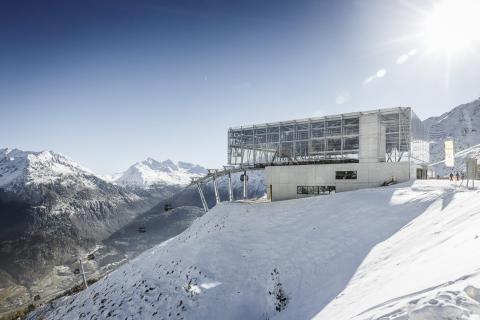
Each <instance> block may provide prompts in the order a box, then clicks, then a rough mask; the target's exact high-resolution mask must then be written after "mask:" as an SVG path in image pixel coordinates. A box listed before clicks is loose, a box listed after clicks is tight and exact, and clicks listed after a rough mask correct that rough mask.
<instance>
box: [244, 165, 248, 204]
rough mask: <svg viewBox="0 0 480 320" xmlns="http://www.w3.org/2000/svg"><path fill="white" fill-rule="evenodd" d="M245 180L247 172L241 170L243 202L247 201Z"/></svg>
mask: <svg viewBox="0 0 480 320" xmlns="http://www.w3.org/2000/svg"><path fill="white" fill-rule="evenodd" d="M247 180H248V177H247V170H243V200H247V197H248V189H247Z"/></svg>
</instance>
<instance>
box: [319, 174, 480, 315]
mask: <svg viewBox="0 0 480 320" xmlns="http://www.w3.org/2000/svg"><path fill="white" fill-rule="evenodd" d="M429 183H430V184H432V192H433V193H437V194H438V195H441V197H439V199H438V200H437V201H435V202H433V203H432V204H431V205H430V206H429V207H428V208H427V210H425V212H424V213H423V214H422V215H421V216H419V217H418V218H416V219H415V220H413V221H412V222H411V223H409V224H408V225H407V226H405V227H404V228H403V229H402V230H400V231H399V232H398V233H396V234H395V235H394V236H392V237H391V238H389V239H388V240H386V241H385V242H383V243H381V244H379V245H377V246H376V247H375V248H374V249H373V250H372V251H371V252H370V253H369V255H368V256H367V258H366V259H365V261H364V262H363V263H362V265H361V266H360V268H359V269H358V270H357V272H356V273H355V276H354V277H353V278H352V280H351V281H350V282H349V284H348V286H347V288H346V289H345V290H344V291H343V292H342V293H341V294H340V295H339V296H338V297H337V298H336V299H335V300H333V301H332V302H331V303H330V304H329V305H328V306H327V307H326V308H325V309H324V310H323V311H322V312H321V313H320V314H319V315H318V316H317V317H316V318H315V319H362V320H367V319H368V320H373V319H390V320H393V319H395V320H404V319H412V320H414V319H480V289H478V288H480V261H479V259H478V257H477V256H476V255H477V253H478V252H479V250H480V202H479V201H478V199H479V196H480V192H479V191H466V190H463V189H461V188H460V187H459V188H458V189H450V190H448V189H447V190H446V192H443V191H440V190H438V189H440V188H438V187H437V185H438V184H440V183H441V182H437V183H435V182H433V181H432V182H429ZM443 184H445V183H443ZM443 184H442V188H445V187H443ZM433 187H436V189H437V190H435V189H433ZM398 192H401V191H398Z"/></svg>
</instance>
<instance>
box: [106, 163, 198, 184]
mask: <svg viewBox="0 0 480 320" xmlns="http://www.w3.org/2000/svg"><path fill="white" fill-rule="evenodd" d="M206 173H207V170H206V169H205V168H203V167H201V166H199V165H196V164H192V163H188V162H182V161H178V162H177V163H174V162H173V161H172V160H165V161H162V162H159V161H157V160H155V159H152V158H148V159H146V160H144V161H141V162H137V163H135V164H134V165H132V166H131V167H129V168H128V169H127V171H125V172H123V173H122V174H117V175H114V176H113V177H112V178H111V181H113V182H115V183H117V184H119V185H123V186H133V187H149V186H152V185H155V184H164V185H165V184H166V185H188V184H189V183H190V179H191V178H197V177H201V176H203V175H205V174H206Z"/></svg>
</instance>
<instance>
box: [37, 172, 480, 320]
mask: <svg viewBox="0 0 480 320" xmlns="http://www.w3.org/2000/svg"><path fill="white" fill-rule="evenodd" d="M479 195H480V194H479V193H478V192H476V191H464V190H463V189H461V188H460V187H457V186H455V185H452V184H450V183H449V182H447V181H416V182H414V183H413V185H411V184H410V183H405V184H400V185H396V186H391V187H385V188H376V189H365V190H358V191H353V192H344V193H339V194H335V195H332V196H319V197H315V198H307V199H299V200H291V201H283V202H274V203H261V204H250V203H248V204H247V203H222V204H221V205H218V206H216V207H215V208H213V209H212V210H211V211H209V212H208V213H207V214H205V215H204V216H202V217H201V218H199V219H197V220H196V221H195V222H194V223H193V224H192V226H191V227H190V228H189V229H187V230H186V231H185V232H183V233H182V234H180V235H179V236H177V237H175V238H172V239H170V240H169V241H167V242H164V243H162V244H160V245H158V246H156V247H154V248H152V249H150V250H148V251H146V252H145V253H143V254H142V255H140V256H139V257H137V258H136V259H134V260H133V261H131V262H130V263H128V264H126V265H124V266H122V267H120V268H119V269H118V270H116V271H114V272H113V273H111V274H110V275H108V276H107V277H106V278H104V279H103V280H101V281H99V282H98V283H96V284H94V285H93V286H91V287H89V288H88V290H85V291H83V292H80V293H79V294H77V295H75V296H73V297H67V298H63V299H61V300H58V301H56V302H55V303H53V304H52V305H48V306H45V307H43V308H42V309H39V310H37V311H36V312H35V313H33V314H32V315H30V319H36V318H41V317H42V316H43V317H45V318H47V319H90V318H110V317H111V318H115V319H142V318H143V319H262V320H264V319H311V318H314V317H316V318H317V319H397V320H400V319H402V320H403V319H443V318H438V317H435V315H434V316H433V317H417V318H408V317H405V316H404V315H405V314H408V312H409V309H408V308H410V306H412V305H414V304H413V303H412V299H410V297H411V296H412V295H413V294H414V292H419V291H421V290H426V289H428V288H430V289H428V290H430V291H425V292H424V293H421V294H419V295H420V296H422V295H425V296H426V298H423V299H427V300H422V299H420V300H417V301H416V302H415V303H416V307H417V308H420V309H421V308H424V304H425V301H430V300H432V299H430V296H429V295H432V296H435V297H437V298H436V299H437V301H441V299H440V298H439V297H438V292H440V291H442V290H443V289H444V288H445V287H442V285H444V284H445V283H449V282H450V281H455V280H457V279H459V278H460V277H466V276H468V275H471V274H473V273H475V272H477V271H478V268H479V267H480V262H477V261H478V260H477V259H476V258H475V256H474V255H473V254H474V252H478V250H479V249H480V239H478V240H477V239H476V233H477V232H478V233H479V234H480V215H476V213H479V212H480V202H479V201H478V200H477V199H478V196H479ZM475 279H476V277H475V276H473V277H471V278H465V279H464V280H462V282H454V283H453V284H451V286H455V285H459V288H460V289H461V290H463V289H464V286H466V285H467V284H468V285H471V283H470V280H472V281H473V280H475ZM472 283H473V285H475V284H476V282H472ZM460 289H458V290H460ZM461 290H460V291H459V293H456V296H455V297H464V296H466V295H467V293H465V292H466V291H461ZM469 290H470V289H469ZM472 290H473V289H471V290H470V291H472ZM475 290H476V289H475ZM342 291H343V292H342ZM470 291H469V292H470ZM472 292H474V293H475V294H474V295H475V297H478V295H476V292H477V291H474V290H473V291H472ZM451 295H452V299H455V298H454V297H453V296H454V294H451ZM402 296H405V297H406V298H400V297H402ZM467 298H468V297H467ZM467 298H465V299H467ZM442 299H444V300H445V299H447V298H442ZM387 301H393V302H391V303H390V302H387ZM452 301H454V300H452ZM470 302H471V301H470ZM428 303H430V302H428ZM431 303H433V302H431ZM439 303H440V302H439ZM473 305H475V304H473ZM477 305H478V303H477ZM402 308H403V309H402ZM437 308H438V310H440V311H438V310H437V311H438V312H443V311H441V310H442V308H440V307H438V305H437ZM457 308H463V309H468V308H470V307H469V306H467V305H462V306H460V307H458V306H457ZM391 309H395V310H405V312H403V311H398V313H397V314H398V315H399V317H396V318H395V317H391V316H388V317H383V318H379V316H381V315H383V314H387V313H389V312H391V311H392V310H391ZM407 309H408V310H407ZM437 311H434V312H437ZM402 312H403V313H402ZM359 314H360V315H359ZM357 315H358V316H357ZM375 317H376V318H375ZM445 319H456V318H445ZM458 319H474V318H468V317H466V318H458Z"/></svg>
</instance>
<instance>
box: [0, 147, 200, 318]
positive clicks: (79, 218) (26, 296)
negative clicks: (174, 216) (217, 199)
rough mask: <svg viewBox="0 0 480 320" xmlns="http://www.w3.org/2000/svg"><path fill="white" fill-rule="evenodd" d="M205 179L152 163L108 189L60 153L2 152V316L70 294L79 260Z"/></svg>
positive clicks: (190, 168) (196, 172)
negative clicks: (59, 280)
mask: <svg viewBox="0 0 480 320" xmlns="http://www.w3.org/2000/svg"><path fill="white" fill-rule="evenodd" d="M205 171H206V170H205V169H204V168H202V167H200V166H198V165H193V164H189V163H185V162H178V163H177V164H175V163H173V162H172V161H170V160H167V161H164V162H158V161H156V160H153V159H147V160H145V161H142V162H139V163H136V164H135V165H133V166H131V167H130V168H129V169H128V170H127V171H126V172H124V173H123V174H121V175H119V176H118V178H117V179H115V181H113V182H109V181H106V179H104V178H101V177H99V176H97V175H95V174H94V173H93V172H91V171H90V170H88V169H85V168H83V167H82V166H80V165H79V164H77V163H75V162H74V161H73V160H71V159H69V158H68V157H66V156H64V155H61V154H59V153H56V152H53V151H41V152H33V151H22V150H18V149H0V219H1V221H2V223H1V224H0V288H2V289H3V290H1V294H0V313H1V312H2V311H5V310H6V309H9V308H12V307H14V306H16V305H21V304H23V303H26V302H28V301H30V300H31V299H32V298H33V296H34V295H36V294H41V295H42V297H43V296H46V295H48V294H49V293H50V292H53V291H58V290H59V289H62V288H64V289H66V288H69V287H71V286H72V284H73V283H75V281H76V280H77V279H78V276H74V275H73V271H74V270H73V269H72V268H75V267H76V265H75V261H76V257H77V256H79V255H82V254H84V253H85V252H88V251H90V250H92V249H93V248H94V247H95V246H96V245H98V244H99V243H100V242H101V241H103V240H105V239H107V238H109V237H110V236H111V235H112V234H114V233H115V232H117V231H118V230H121V229H122V228H123V227H124V226H127V225H128V224H129V223H132V222H133V221H135V218H136V217H138V216H139V215H140V214H142V213H144V212H147V211H149V210H150V209H151V208H153V207H154V206H155V205H156V204H158V202H159V201H161V200H162V199H166V198H168V197H171V196H172V195H173V194H175V193H176V192H178V191H179V190H180V189H181V188H182V186H185V185H186V184H187V183H188V182H189V181H190V177H193V176H200V175H201V174H202V172H205ZM190 211H191V210H190ZM190 211H188V212H190ZM194 212H196V211H194ZM184 216H185V217H186V218H188V221H191V219H192V218H191V216H192V215H188V214H186V215H184ZM58 268H60V269H58ZM57 269H58V270H57ZM55 270H56V271H55ZM52 272H53V273H54V274H52ZM59 275H61V276H62V279H63V280H62V283H55V282H54V281H48V280H50V279H54V278H58V277H59ZM69 275H70V278H69ZM72 281H73V282H72ZM46 283H48V284H46Z"/></svg>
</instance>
